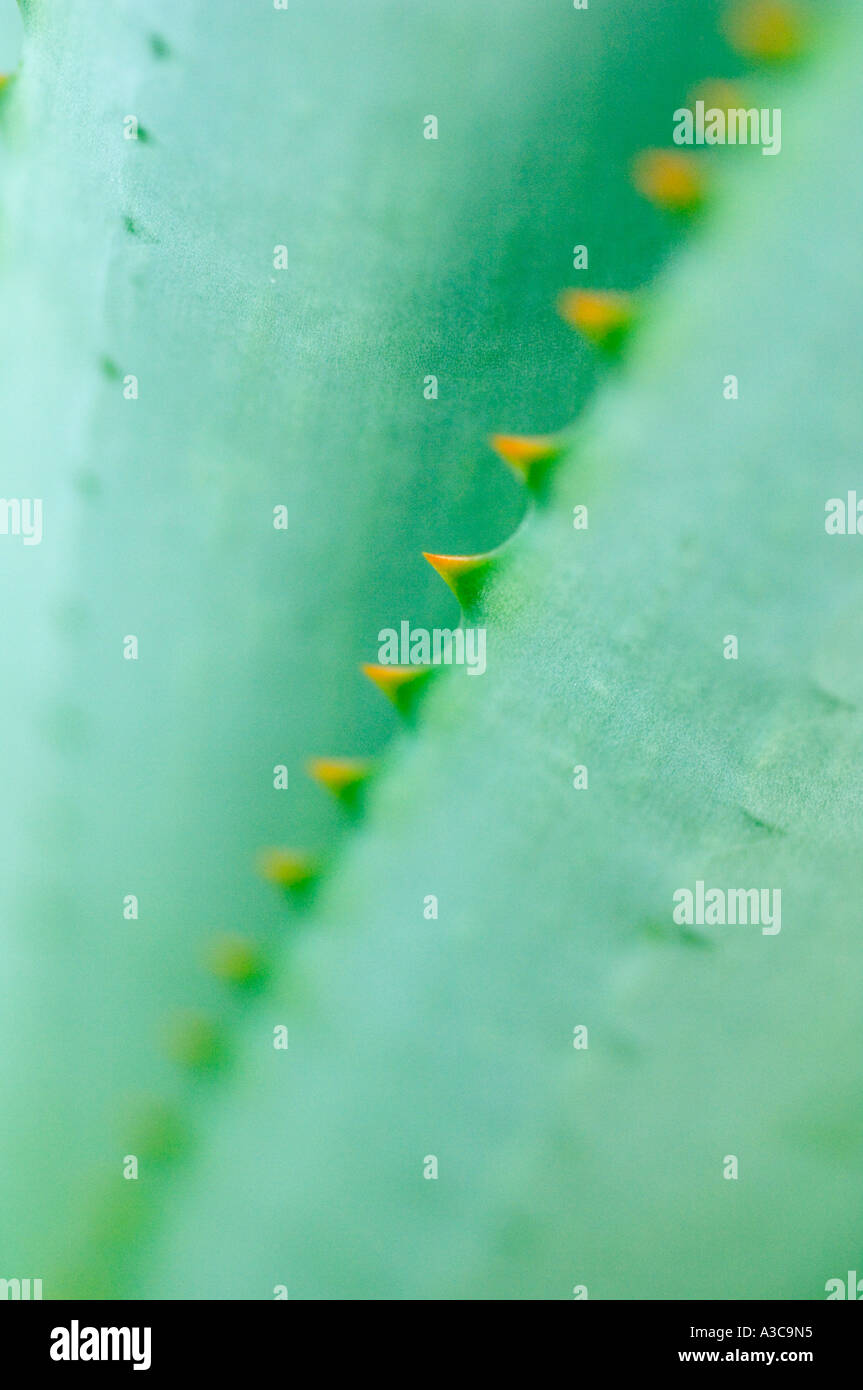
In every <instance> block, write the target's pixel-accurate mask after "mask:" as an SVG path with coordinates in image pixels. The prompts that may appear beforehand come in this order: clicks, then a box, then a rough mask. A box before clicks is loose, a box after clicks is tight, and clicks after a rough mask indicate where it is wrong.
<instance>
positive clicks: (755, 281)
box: [144, 15, 863, 1299]
mask: <svg viewBox="0 0 863 1390" xmlns="http://www.w3.org/2000/svg"><path fill="white" fill-rule="evenodd" d="M861 27H863V26H861V23H860V17H859V15H858V16H857V17H856V20H855V23H854V26H853V27H852V29H851V30H850V31H849V32H848V34H846V35H845V36H844V40H843V42H842V43H841V44H840V45H839V46H838V49H837V52H836V53H835V54H834V56H833V59H832V61H831V62H829V63H826V62H825V65H824V66H823V67H822V68H821V69H819V70H818V72H817V74H816V75H813V77H812V78H810V79H808V80H807V81H806V82H805V83H803V84H802V85H801V86H799V87H794V88H792V89H790V90H789V91H788V92H787V93H785V94H784V95H783V97H782V107H783V112H784V117H785V130H786V140H785V145H784V149H783V154H782V157H781V159H772V160H768V159H762V158H761V156H760V154H759V152H758V151H753V152H752V153H751V157H750V159H749V160H748V163H747V167H746V169H745V170H743V171H740V173H739V175H738V176H737V177H729V180H728V187H727V188H726V190H725V193H724V196H721V197H720V198H719V200H718V205H717V208H716V215H715V217H714V219H713V221H712V223H711V225H710V227H709V229H708V230H707V231H706V233H705V236H704V238H703V240H702V241H701V243H700V244H699V245H697V246H694V247H693V248H692V249H691V250H687V251H686V252H685V253H684V254H683V255H682V256H681V258H680V260H679V262H678V263H677V264H676V266H675V267H674V270H673V273H672V274H670V275H669V276H668V277H667V278H666V280H665V283H664V285H663V287H662V290H661V293H659V294H658V295H657V296H656V299H655V302H654V303H653V304H652V305H651V306H648V308H647V309H646V312H645V318H644V325H643V330H642V334H641V336H640V337H639V338H638V339H637V340H636V343H635V347H634V351H633V354H632V357H631V360H630V362H629V364H628V366H627V368H626V370H625V373H624V374H623V376H622V377H621V379H620V380H619V381H615V382H614V383H610V384H609V385H608V386H607V387H606V389H605V390H604V392H603V393H602V395H601V396H600V397H599V399H598V401H597V403H596V406H595V408H594V409H591V410H590V411H589V412H588V415H587V418H586V419H585V421H584V423H583V424H582V425H581V426H580V427H579V428H578V429H576V430H574V431H573V433H572V438H571V445H570V449H569V451H568V454H567V456H566V457H565V458H564V459H563V461H562V462H561V464H560V466H559V472H558V473H557V474H556V475H555V476H554V478H553V481H552V483H551V492H550V497H549V499H548V505H547V506H546V507H545V508H544V509H542V510H540V511H539V512H537V514H536V515H535V516H534V517H532V518H531V519H530V521H529V523H528V524H527V525H526V526H525V527H524V528H522V530H521V531H520V532H519V534H518V536H517V537H516V538H515V539H514V541H513V543H512V544H511V546H510V547H509V549H508V553H507V559H506V563H505V565H504V566H503V567H502V568H501V570H500V572H499V573H498V575H497V578H496V579H495V581H494V582H493V583H492V584H491V585H490V587H489V588H488V589H487V590H486V591H485V593H484V596H483V600H482V607H481V608H480V609H479V610H476V611H472V612H470V613H469V614H468V618H469V621H470V622H472V623H473V622H477V621H479V622H484V623H485V624H487V628H488V670H487V672H486V674H485V675H484V676H483V677H482V678H478V679H470V678H468V677H467V676H466V675H465V672H464V671H463V670H462V671H455V672H451V673H449V674H448V676H447V678H444V679H442V680H441V682H440V684H439V685H438V686H437V687H436V688H434V689H433V690H432V691H431V692H430V694H429V696H428V699H427V701H426V703H425V705H424V707H423V717H422V725H421V730H420V732H419V734H418V735H413V734H410V735H408V736H406V737H405V738H404V739H403V740H402V742H401V743H400V745H399V748H398V753H397V756H395V757H394V758H393V759H392V761H391V763H390V766H389V770H388V772H387V774H386V775H385V776H384V777H383V778H382V779H381V781H380V782H378V783H377V784H376V786H375V787H374V789H373V792H372V799H371V805H370V808H369V811H368V815H367V818H366V820H365V821H364V823H363V826H362V828H361V830H360V832H359V834H358V836H357V838H356V840H355V841H353V842H352V843H351V846H350V852H349V853H348V854H347V855H346V858H345V861H344V863H343V864H342V866H341V869H340V871H339V872H338V873H337V874H336V875H335V876H334V877H333V878H332V879H331V880H330V881H329V883H328V884H327V887H326V890H325V891H324V893H323V894H322V895H321V897H320V898H319V903H318V908H317V911H316V912H315V914H314V920H313V927H314V930H313V931H312V932H310V933H309V934H308V935H306V936H305V937H304V938H303V940H302V941H301V942H298V943H297V945H296V947H295V948H292V949H291V950H290V951H289V952H288V953H287V965H286V968H285V973H284V975H283V976H282V980H281V983H280V984H277V986H276V988H275V990H274V993H273V994H272V995H271V996H270V998H269V999H268V1000H267V1003H266V1005H265V1006H262V1007H261V1009H260V1011H259V1012H258V1013H257V1014H256V1015H255V1017H254V1019H253V1020H252V1021H251V1023H250V1026H249V1029H248V1033H247V1036H246V1039H245V1044H244V1048H243V1056H242V1069H241V1075H242V1085H241V1086H240V1087H239V1089H238V1090H237V1092H236V1093H235V1094H234V1095H232V1097H231V1098H230V1100H229V1102H228V1103H227V1104H225V1105H223V1106H222V1107H221V1109H220V1112H219V1114H218V1115H217V1116H214V1121H213V1128H214V1132H213V1137H212V1139H211V1141H210V1142H209V1144H208V1145H207V1147H206V1152H205V1156H204V1158H203V1160H202V1161H201V1163H200V1164H199V1165H198V1166H197V1167H196V1169H195V1171H194V1175H193V1178H192V1179H190V1181H189V1184H188V1188H187V1189H186V1190H185V1191H183V1192H181V1193H178V1194H177V1197H176V1201H175V1207H176V1210H175V1213H174V1218H175V1220H174V1227H173V1230H172V1232H171V1234H170V1237H169V1238H168V1239H167V1240H166V1242H165V1245H164V1248H163V1250H162V1254H161V1259H160V1260H158V1261H157V1263H156V1265H155V1266H154V1270H153V1273H152V1275H151V1279H150V1281H149V1283H148V1284H147V1285H145V1286H144V1287H145V1289H149V1290H150V1291H154V1290H155V1291H160V1292H162V1293H163V1294H164V1293H167V1294H168V1295H169V1296H179V1297H233V1298H268V1297H272V1288H273V1286H274V1285H275V1284H277V1283H280V1284H284V1285H286V1286H287V1287H288V1289H289V1291H290V1295H291V1297H292V1298H346V1297H360V1298H363V1297H367V1298H368V1297H371V1298H397V1299H403V1298H441V1297H443V1298H459V1297H464V1298H472V1299H482V1298H541V1299H547V1298H562V1299H563V1298H569V1297H572V1290H573V1288H574V1287H575V1286H577V1285H583V1286H586V1287H587V1289H588V1290H589V1296H590V1297H591V1298H633V1297H634V1298H642V1297H649V1298H654V1299H655V1298H735V1297H736V1298H763V1297H773V1298H788V1299H807V1298H823V1297H824V1290H825V1283H826V1281H827V1280H828V1279H830V1278H831V1277H833V1276H837V1275H838V1276H840V1277H844V1273H843V1272H844V1271H846V1270H847V1269H849V1268H851V1269H853V1268H859V1251H860V1241H861V1234H863V1231H861V1220H860V1217H861V1212H860V1204H859V1171H860V1156H861V1148H863V1109H861V1099H860V1098H861V1093H863V1089H861V1083H863V1075H861V1070H863V1046H861V1043H863V1037H861V1034H863V1017H861V1008H860V999H861V993H863V991H861V985H863V951H861V943H860V899H861V890H863V873H861V857H860V843H861V836H863V792H861V779H860V766H861V758H863V714H861V709H863V635H861V634H863V629H861V624H860V620H859V615H860V612H861V609H863V567H861V562H860V552H859V550H858V547H859V546H860V545H863V541H860V539H859V538H857V539H854V538H850V537H842V536H829V535H827V534H826V533H825V525H824V522H825V502H826V500H827V498H829V497H831V496H837V497H844V495H845V494H846V492H847V491H848V490H850V489H857V490H858V491H860V471H859V470H860V463H859V441H860V438H861V434H863V404H861V394H860V390H859V381H858V364H859V362H860V360H861V353H862V352H863V328H861V325H863V281H861V275H860V269H859V257H858V252H857V229H858V228H859V226H860V223H861V218H863V187H861V182H860V180H859V178H856V177H853V176H852V172H851V170H850V169H849V151H854V150H857V149H858V148H859V146H860V141H861V135H863V132H861V129H860V126H861V113H860V103H859V74H858V66H859V63H858V55H859V52H860V39H861ZM804 267H805V273H801V272H802V270H803V268H804ZM731 372H733V373H734V374H736V375H737V376H738V377H739V382H740V397H739V399H738V400H728V399H726V398H725V393H724V391H723V385H724V381H725V378H726V376H727V375H728V374H729V373H731ZM580 503H587V504H589V508H590V513H589V516H590V524H589V529H588V530H585V531H576V530H574V529H573V525H572V509H573V506H575V505H577V504H580ZM728 634H734V635H735V636H736V637H737V638H738V641H739V655H738V659H737V660H725V659H724V657H723V648H724V644H725V642H726V640H727V637H728ZM576 764H584V765H586V766H587V767H588V769H589V788H588V789H587V790H574V789H573V775H572V769H573V766H574V765H576ZM697 880H702V881H704V882H706V884H707V885H708V886H714V885H715V886H720V887H722V888H728V887H732V886H740V887H743V888H751V887H754V886H757V887H768V888H770V889H771V890H772V889H779V890H780V891H781V895H782V897H781V930H780V931H779V932H778V933H776V934H772V935H771V934H764V933H763V932H762V930H761V927H760V926H759V925H747V926H731V927H697V926H695V927H691V928H689V929H688V930H687V929H683V928H682V927H680V926H677V925H675V923H674V921H673V918H672V908H673V895H674V893H675V891H676V890H677V889H678V888H680V887H681V886H683V887H688V888H689V889H690V890H692V889H694V886H695V883H696V881H697ZM429 893H433V894H435V895H437V897H438V900H439V918H438V920H433V921H429V920H426V919H425V916H424V912H423V903H424V895H426V894H429ZM297 980H300V981H302V986H303V999H302V1002H301V1003H299V1004H298V1002H297V998H296V988H295V985H296V981H297ZM280 1021H285V1022H290V1024H291V1028H292V1031H291V1050H290V1052H289V1053H285V1054H278V1053H276V1052H274V1050H273V1048H272V1046H271V1042H270V1037H269V1034H270V1031H271V1028H272V1025H273V1024H274V1023H277V1022H280ZM580 1025H583V1026H584V1027H586V1028H587V1029H588V1034H589V1047H588V1048H587V1049H586V1050H581V1049H578V1048H575V1047H574V1046H573V1041H574V1029H576V1028H577V1027H578V1026H580ZM431 1156H434V1157H435V1158H436V1159H437V1162H438V1164H439V1170H438V1175H437V1180H436V1181H426V1180H425V1178H424V1169H425V1168H426V1165H427V1164H428V1162H429V1159H430V1157H431ZM730 1156H734V1157H735V1158H736V1160H737V1162H738V1163H739V1176H738V1179H737V1181H726V1180H724V1170H725V1169H726V1167H727V1165H728V1161H729V1158H730Z"/></svg>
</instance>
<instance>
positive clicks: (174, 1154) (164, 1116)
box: [124, 1096, 189, 1163]
mask: <svg viewBox="0 0 863 1390" xmlns="http://www.w3.org/2000/svg"><path fill="white" fill-rule="evenodd" d="M124 1129H125V1130H126V1132H127V1134H128V1137H129V1147H130V1148H131V1150H132V1152H133V1153H135V1154H137V1156H138V1158H141V1157H144V1158H147V1159H149V1160H151V1161H152V1162H154V1163H168V1162H170V1161H172V1160H175V1159H177V1158H180V1157H181V1156H182V1155H183V1153H184V1152H185V1151H186V1149H187V1148H188V1145H189V1132H188V1128H187V1126H186V1124H185V1123H184V1120H183V1117H182V1115H181V1114H180V1112H179V1111H178V1110H176V1109H175V1108H174V1107H173V1106H172V1105H169V1104H168V1103H167V1102H166V1101H163V1100H160V1099H156V1098H154V1097H152V1096H147V1097H143V1098H140V1099H139V1100H138V1101H137V1102H136V1103H135V1108H134V1111H132V1112H131V1113H130V1114H129V1115H128V1117H126V1118H125V1121H124Z"/></svg>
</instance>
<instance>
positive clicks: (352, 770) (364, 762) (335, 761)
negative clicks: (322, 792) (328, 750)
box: [306, 758, 372, 796]
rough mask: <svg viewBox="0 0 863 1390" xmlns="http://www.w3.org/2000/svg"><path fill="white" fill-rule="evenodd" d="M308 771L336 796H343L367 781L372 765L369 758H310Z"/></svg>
mask: <svg viewBox="0 0 863 1390" xmlns="http://www.w3.org/2000/svg"><path fill="white" fill-rule="evenodd" d="M306 770H307V771H308V774H309V776H310V777H313V778H314V780H315V781H316V782H319V783H320V785H321V786H322V787H326V789H327V791H329V792H332V793H333V795H334V796H343V795H344V793H345V792H348V791H351V790H352V789H353V788H354V787H357V786H359V784H360V783H361V782H364V781H365V780H366V778H367V777H368V776H369V773H370V772H371V770H372V763H371V761H370V759H368V758H310V759H309V761H308V762H307V763H306Z"/></svg>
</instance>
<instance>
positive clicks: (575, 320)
mask: <svg viewBox="0 0 863 1390" xmlns="http://www.w3.org/2000/svg"><path fill="white" fill-rule="evenodd" d="M558 307H559V309H560V313H561V315H562V317H563V318H564V319H566V322H567V323H569V324H571V325H572V327H573V328H577V329H578V331H579V333H582V334H584V336H585V338H588V339H590V341H591V342H592V343H596V345H597V346H598V347H609V348H610V347H616V346H617V345H618V344H619V342H620V341H621V339H622V337H623V335H624V334H625V333H626V330H627V329H628V328H629V327H630V325H631V324H632V321H633V318H634V301H633V299H632V296H631V295H628V294H621V293H619V292H618V291H615V290H564V292H563V294H562V295H561V296H560V299H559V301H558Z"/></svg>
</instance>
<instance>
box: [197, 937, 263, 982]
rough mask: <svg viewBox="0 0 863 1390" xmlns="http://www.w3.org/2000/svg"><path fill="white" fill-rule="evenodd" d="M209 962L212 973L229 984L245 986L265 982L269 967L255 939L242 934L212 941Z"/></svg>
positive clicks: (208, 955)
mask: <svg viewBox="0 0 863 1390" xmlns="http://www.w3.org/2000/svg"><path fill="white" fill-rule="evenodd" d="M207 962H208V965H209V968H210V970H211V971H212V973H213V974H214V975H215V976H216V977H217V978H218V979H220V980H224V981H225V982H226V983H227V984H231V985H242V986H244V987H249V986H254V985H260V984H263V982H264V980H265V979H266V976H267V968H266V964H265V962H264V958H263V956H262V955H261V952H260V951H259V950H258V948H257V946H256V945H255V943H254V942H253V941H250V940H249V938H248V937H245V936H240V935H225V936H220V937H218V938H217V939H216V940H215V941H213V942H211V943H210V948H209V950H208V952H207Z"/></svg>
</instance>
